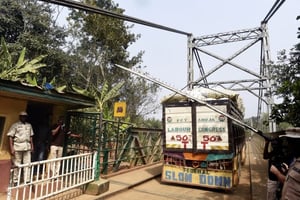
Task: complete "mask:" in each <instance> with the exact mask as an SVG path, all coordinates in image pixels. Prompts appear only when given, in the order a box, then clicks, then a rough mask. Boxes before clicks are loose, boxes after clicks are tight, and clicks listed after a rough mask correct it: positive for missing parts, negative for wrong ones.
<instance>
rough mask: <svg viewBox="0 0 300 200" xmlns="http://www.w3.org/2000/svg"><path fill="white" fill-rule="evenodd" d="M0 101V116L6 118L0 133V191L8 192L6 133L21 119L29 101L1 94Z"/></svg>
mask: <svg viewBox="0 0 300 200" xmlns="http://www.w3.org/2000/svg"><path fill="white" fill-rule="evenodd" d="M0 102H1V103H0V117H1V118H2V119H4V120H5V121H4V124H3V130H2V132H1V133H0V134H1V135H0V169H1V170H0V177H1V184H0V192H6V190H7V187H8V184H9V178H10V168H11V156H10V150H9V140H8V137H7V135H6V134H7V132H8V130H9V128H10V126H11V125H12V124H13V123H15V122H17V121H18V120H19V113H20V112H21V111H24V110H26V107H27V101H26V100H20V99H15V98H7V97H1V96H0Z"/></svg>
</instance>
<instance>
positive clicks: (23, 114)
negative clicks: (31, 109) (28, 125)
mask: <svg viewBox="0 0 300 200" xmlns="http://www.w3.org/2000/svg"><path fill="white" fill-rule="evenodd" d="M19 115H20V116H28V114H27V112H25V111H22V112H20V114H19Z"/></svg>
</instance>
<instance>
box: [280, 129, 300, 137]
mask: <svg viewBox="0 0 300 200" xmlns="http://www.w3.org/2000/svg"><path fill="white" fill-rule="evenodd" d="M279 137H289V138H300V127H292V128H287V129H286V130H285V134H284V135H280V136H279Z"/></svg>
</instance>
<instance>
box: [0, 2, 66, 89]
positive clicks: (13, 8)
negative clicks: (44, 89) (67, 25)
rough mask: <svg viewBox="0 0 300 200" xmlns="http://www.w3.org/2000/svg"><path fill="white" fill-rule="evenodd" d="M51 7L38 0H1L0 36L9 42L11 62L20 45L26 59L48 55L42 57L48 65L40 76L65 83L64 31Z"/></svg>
mask: <svg viewBox="0 0 300 200" xmlns="http://www.w3.org/2000/svg"><path fill="white" fill-rule="evenodd" d="M54 8H55V7H51V6H50V4H46V3H42V2H41V1H38V0H1V1H0V35H1V36H3V37H4V39H5V41H6V42H7V43H8V44H9V50H10V52H11V56H12V61H13V62H16V61H17V59H18V54H17V52H20V51H21V50H22V49H23V48H26V57H27V59H29V60H33V59H35V58H37V57H38V56H40V55H47V57H45V58H44V59H43V62H44V63H45V64H46V65H47V67H44V68H41V69H39V73H40V76H39V77H48V78H49V77H54V76H56V77H57V80H58V81H60V82H62V83H63V84H64V85H65V83H66V82H67V81H66V80H68V78H67V75H69V74H70V73H69V72H68V71H66V72H64V71H63V70H65V69H66V68H65V64H66V61H67V60H68V55H67V54H66V53H64V51H62V50H61V47H63V45H64V44H65V38H66V36H67V34H66V31H65V30H64V29H63V28H62V27H59V26H57V25H56V21H55V20H54V19H56V17H55V16H53V15H54V14H55V10H53V9H54ZM37 81H39V80H37ZM40 81H41V80H40ZM61 85H62V84H61Z"/></svg>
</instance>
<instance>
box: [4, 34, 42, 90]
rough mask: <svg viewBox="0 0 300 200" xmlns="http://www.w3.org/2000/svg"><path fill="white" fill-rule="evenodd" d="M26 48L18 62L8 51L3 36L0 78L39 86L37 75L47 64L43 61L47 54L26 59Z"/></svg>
mask: <svg viewBox="0 0 300 200" xmlns="http://www.w3.org/2000/svg"><path fill="white" fill-rule="evenodd" d="M25 52H26V49H25V48H24V49H23V50H22V51H21V53H20V55H19V58H18V60H17V62H16V63H14V62H13V60H12V56H11V54H10V52H9V51H8V48H7V45H6V43H5V41H4V38H1V48H0V79H5V80H11V81H20V82H22V83H25V84H30V85H34V86H38V84H37V80H36V77H37V75H38V72H39V69H40V68H42V67H45V66H46V65H45V64H43V63H41V60H42V59H43V58H44V57H45V56H38V57H37V58H35V59H33V60H30V61H29V60H27V59H25Z"/></svg>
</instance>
